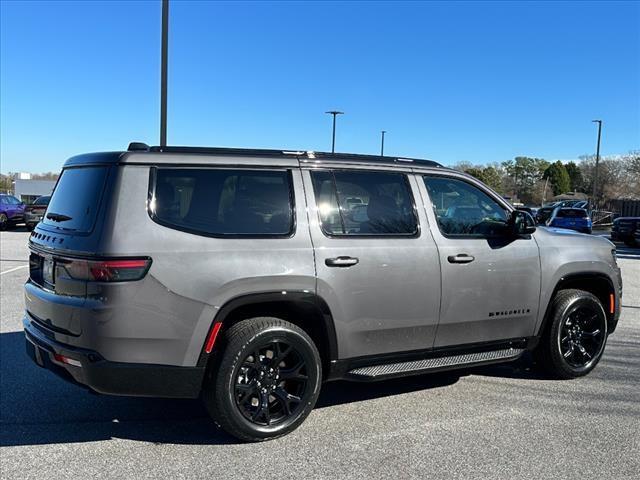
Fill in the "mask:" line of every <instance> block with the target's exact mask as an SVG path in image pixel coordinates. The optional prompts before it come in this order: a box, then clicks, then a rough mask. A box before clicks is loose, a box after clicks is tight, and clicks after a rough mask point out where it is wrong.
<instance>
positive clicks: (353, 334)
mask: <svg viewBox="0 0 640 480" xmlns="http://www.w3.org/2000/svg"><path fill="white" fill-rule="evenodd" d="M304 181H305V191H306V195H307V205H308V206H309V208H308V212H309V218H310V226H311V238H312V241H313V245H314V252H315V260H316V272H317V278H318V284H317V293H318V295H319V296H320V297H322V298H323V299H324V300H325V302H327V304H328V306H329V308H330V309H331V312H332V314H333V318H334V322H335V327H336V334H337V336H338V344H339V357H340V358H341V359H343V358H353V357H359V356H364V355H378V354H385V353H391V352H400V351H409V350H422V349H427V348H431V347H432V345H433V340H434V338H435V332H436V326H437V322H438V310H439V303H440V266H439V265H438V256H437V249H436V245H435V242H434V240H433V238H432V236H431V234H430V232H429V228H428V226H427V223H426V218H425V215H424V209H420V212H419V211H418V209H416V207H415V202H414V198H416V197H417V196H418V195H419V194H418V192H417V182H416V180H415V178H413V177H411V176H409V175H407V174H406V173H402V172H398V173H396V172H381V171H373V170H367V169H352V170H342V169H311V170H304Z"/></svg>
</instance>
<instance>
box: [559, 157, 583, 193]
mask: <svg viewBox="0 0 640 480" xmlns="http://www.w3.org/2000/svg"><path fill="white" fill-rule="evenodd" d="M564 168H565V169H566V170H567V173H568V174H569V180H570V184H571V186H570V188H571V191H572V192H583V191H584V179H583V178H582V170H580V167H579V166H578V165H576V164H575V163H574V162H569V163H567V164H566V165H565V166H564Z"/></svg>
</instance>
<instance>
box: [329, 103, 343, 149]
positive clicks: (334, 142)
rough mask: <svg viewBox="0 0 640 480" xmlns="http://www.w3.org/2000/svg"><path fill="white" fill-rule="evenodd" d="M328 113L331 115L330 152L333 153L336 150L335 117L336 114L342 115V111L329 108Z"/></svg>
mask: <svg viewBox="0 0 640 480" xmlns="http://www.w3.org/2000/svg"><path fill="white" fill-rule="evenodd" d="M324 113H328V114H330V115H333V135H332V137H331V153H335V151H336V117H337V116H338V115H344V112H339V111H338V110H329V111H328V112H324Z"/></svg>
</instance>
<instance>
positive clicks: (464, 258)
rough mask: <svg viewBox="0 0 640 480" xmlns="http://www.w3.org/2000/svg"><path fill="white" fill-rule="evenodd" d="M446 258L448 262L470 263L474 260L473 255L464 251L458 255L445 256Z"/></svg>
mask: <svg viewBox="0 0 640 480" xmlns="http://www.w3.org/2000/svg"><path fill="white" fill-rule="evenodd" d="M447 260H449V263H471V262H473V261H474V260H475V257H474V256H472V255H467V254H466V253H459V254H458V255H451V256H449V257H447Z"/></svg>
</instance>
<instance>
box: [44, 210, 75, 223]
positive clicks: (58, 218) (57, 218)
mask: <svg viewBox="0 0 640 480" xmlns="http://www.w3.org/2000/svg"><path fill="white" fill-rule="evenodd" d="M47 218H48V219H49V220H53V221H54V222H66V221H67V220H71V217H70V216H68V215H63V214H61V213H53V212H51V213H47Z"/></svg>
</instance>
